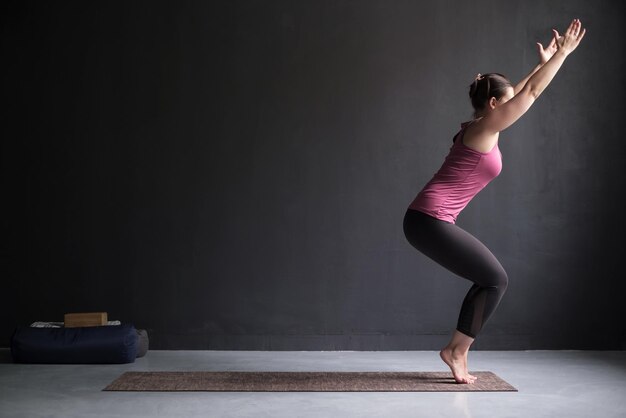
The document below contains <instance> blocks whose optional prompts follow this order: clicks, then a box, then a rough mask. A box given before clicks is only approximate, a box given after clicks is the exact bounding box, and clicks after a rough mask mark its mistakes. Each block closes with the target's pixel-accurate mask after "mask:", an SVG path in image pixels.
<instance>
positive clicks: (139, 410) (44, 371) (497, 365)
mask: <svg viewBox="0 0 626 418" xmlns="http://www.w3.org/2000/svg"><path fill="white" fill-rule="evenodd" d="M469 367H470V372H471V371H480V370H489V371H492V372H494V373H496V374H497V375H499V376H500V377H502V378H503V379H504V380H506V381H508V382H509V383H510V384H512V385H513V386H515V387H516V388H517V389H518V390H519V392H482V393H468V392H446V393H443V392H438V393H433V392H361V393H359V392H280V393H273V392H169V393H163V392H143V393H141V392H103V391H102V389H103V388H104V387H105V386H106V385H108V384H109V383H110V382H112V381H113V380H115V379H116V378H117V377H118V376H119V375H120V374H122V373H123V372H125V371H130V370H153V371H157V370H163V371H165V370H215V371H218V370H219V371H225V370H233V371H253V370H274V371H298V370H300V371H317V370H329V371H384V370H397V371H446V370H447V369H446V366H445V364H444V363H443V362H442V361H441V360H440V359H439V355H438V353H437V352H436V351H367V352H357V351H336V352H331V351H323V352H319V351H318V352H315V351H278V352H268V351H149V352H148V354H147V355H146V356H145V357H143V358H139V359H137V360H136V362H135V363H131V364H121V365H35V364H12V363H11V359H10V353H9V352H8V350H6V349H0V416H1V417H12V418H19V417H28V418H38V417H64V418H69V417H151V418H154V417H185V418H189V417H255V418H256V417H272V418H277V417H289V418H294V417H315V418H320V417H341V418H346V417H394V418H397V417H428V418H436V417H455V418H458V417H462V418H468V417H472V418H480V417H489V418H494V417H497V418H500V417H525V418H539V417H551V418H554V417H568V418H574V417H581V418H582V417H584V418H589V417H602V418H610V417H615V418H617V417H620V418H622V417H626V351H470V354H469Z"/></svg>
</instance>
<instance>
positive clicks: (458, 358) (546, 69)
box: [403, 19, 586, 383]
mask: <svg viewBox="0 0 626 418" xmlns="http://www.w3.org/2000/svg"><path fill="white" fill-rule="evenodd" d="M581 29H582V27H581V22H580V20H578V19H574V20H573V21H572V23H571V24H570V25H569V27H568V29H567V31H566V32H565V34H564V35H563V36H560V35H559V33H558V32H557V31H556V30H554V29H553V34H554V37H553V38H552V40H551V42H550V44H549V45H548V47H547V48H545V49H544V48H543V46H542V45H541V44H540V43H537V46H538V51H539V57H540V61H539V62H540V63H539V64H538V65H537V66H536V67H535V69H534V70H533V71H532V72H531V73H530V74H529V75H528V76H527V77H526V78H524V79H523V80H522V81H520V82H519V83H518V84H517V85H516V86H515V87H513V86H512V85H511V83H510V82H509V81H508V80H507V79H506V77H504V76H503V75H502V74H498V73H491V74H485V75H480V74H478V76H477V77H476V79H475V80H474V82H473V83H472V84H471V86H470V92H469V94H470V98H471V100H472V106H473V107H474V111H475V112H474V119H473V120H471V121H469V122H465V123H462V124H461V130H460V131H459V132H458V133H457V134H456V136H455V137H454V140H453V145H452V147H451V148H450V153H449V154H448V156H447V157H446V159H445V161H444V163H443V165H442V166H441V168H440V169H439V171H438V172H437V173H436V174H435V175H434V176H433V178H432V179H431V180H430V181H429V182H428V183H427V184H426V185H425V186H424V188H423V189H422V190H421V191H420V192H419V194H418V195H417V196H416V197H415V199H414V200H413V201H412V202H411V204H410V205H409V207H408V209H407V211H406V214H405V216H404V222H403V227H404V233H405V235H406V238H407V240H408V241H409V243H410V244H411V245H412V246H414V247H415V248H416V249H418V250H419V251H421V252H422V253H424V254H425V255H426V256H428V257H429V258H431V259H432V260H434V261H436V262H437V263H439V264H441V265H442V266H443V267H445V268H447V269H448V270H450V271H451V272H453V273H455V274H457V275H459V276H461V277H463V278H465V279H467V280H470V281H472V282H473V283H474V284H473V285H472V287H471V288H470V289H469V291H468V292H467V295H466V296H465V299H464V300H463V304H462V306H461V312H460V314H459V318H458V322H457V326H456V330H455V332H454V334H453V336H452V339H451V341H450V342H449V343H448V345H447V346H446V347H444V348H443V349H442V350H441V351H440V353H439V355H440V356H441V358H442V360H443V361H444V362H445V363H446V364H447V365H448V366H449V367H450V370H452V374H453V375H454V380H455V381H456V382H457V383H474V381H475V380H476V377H475V376H473V375H471V374H469V372H468V369H467V353H468V351H469V348H470V346H471V345H472V343H473V342H474V339H475V338H476V336H477V335H478V334H479V332H480V331H481V329H482V328H483V326H484V324H485V323H486V322H487V320H488V319H489V317H490V316H491V314H492V313H493V312H494V310H495V309H496V307H497V306H498V304H499V302H500V299H501V298H502V296H503V294H504V292H505V290H506V288H507V284H508V277H507V274H506V272H505V270H504V268H502V266H501V265H500V263H499V262H498V260H497V259H496V257H495V256H494V255H493V254H492V253H491V252H490V251H489V249H487V247H485V245H483V244H482V243H481V242H480V241H479V240H478V239H476V238H475V237H474V236H472V235H471V234H469V233H468V232H466V231H464V230H463V229H461V228H460V227H458V226H457V225H456V224H455V222H456V218H457V216H458V214H459V213H460V212H461V210H463V209H464V208H465V206H467V204H468V203H469V202H470V200H471V199H472V198H473V197H474V196H475V195H476V194H477V193H478V192H479V191H480V190H482V189H483V188H484V187H485V186H486V185H487V184H488V183H489V182H490V181H491V180H493V179H494V178H495V177H496V176H497V175H498V174H499V173H500V171H501V169H502V155H501V154H500V150H499V149H498V137H499V134H500V131H503V130H504V129H506V128H508V127H509V126H511V125H512V124H513V123H515V121H517V120H518V119H519V118H520V117H521V116H522V115H523V114H524V113H526V111H528V109H530V107H531V106H532V104H533V103H534V102H535V100H536V99H537V98H538V97H539V95H540V94H541V93H542V92H543V90H544V89H545V88H546V87H547V86H548V84H550V81H552V78H553V77H554V76H555V75H556V73H557V71H558V70H559V68H560V67H561V65H562V64H563V62H564V61H565V58H566V57H567V56H568V55H569V54H570V53H572V52H573V51H574V50H575V49H576V47H577V46H578V44H579V43H580V41H581V40H582V38H583V36H584V35H585V32H586V30H585V29H582V30H581Z"/></svg>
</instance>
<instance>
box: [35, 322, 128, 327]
mask: <svg viewBox="0 0 626 418" xmlns="http://www.w3.org/2000/svg"><path fill="white" fill-rule="evenodd" d="M121 324H122V323H121V322H120V321H107V325H121ZM30 326H31V327H35V328H63V326H64V323H63V322H44V321H36V322H33V323H32V324H30Z"/></svg>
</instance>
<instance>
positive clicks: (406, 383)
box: [104, 371, 517, 392]
mask: <svg viewBox="0 0 626 418" xmlns="http://www.w3.org/2000/svg"><path fill="white" fill-rule="evenodd" d="M471 374H472V375H474V376H476V377H477V379H476V381H475V382H474V383H471V384H459V383H456V382H455V381H454V378H453V377H452V373H451V372H209V371H202V372H126V373H124V374H122V375H121V376H120V377H119V378H117V379H116V380H114V381H113V382H112V383H111V384H110V385H108V386H107V387H106V388H104V390H106V391H161V392H177V391H200V392H203V391H210V392H212V391H217V392H500V391H505V392H511V391H512V392H517V389H516V388H514V387H513V386H511V385H509V384H508V383H507V382H505V381H504V380H502V379H500V378H499V377H498V376H496V375H495V374H494V373H492V372H471Z"/></svg>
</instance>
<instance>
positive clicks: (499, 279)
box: [486, 268, 509, 293]
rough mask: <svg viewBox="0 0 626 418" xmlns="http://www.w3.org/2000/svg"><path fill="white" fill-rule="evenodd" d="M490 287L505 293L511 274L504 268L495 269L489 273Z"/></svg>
mask: <svg viewBox="0 0 626 418" xmlns="http://www.w3.org/2000/svg"><path fill="white" fill-rule="evenodd" d="M488 277H489V280H488V283H487V284H486V285H487V286H488V287H495V288H497V289H498V291H499V292H501V293H504V292H505V291H506V288H507V287H508V285H509V276H508V275H507V274H506V271H505V270H504V269H503V268H497V269H493V270H492V271H491V272H490V274H489V275H488Z"/></svg>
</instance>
